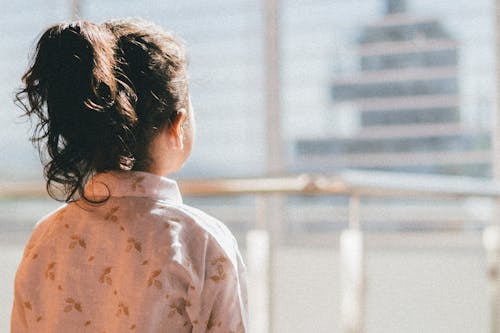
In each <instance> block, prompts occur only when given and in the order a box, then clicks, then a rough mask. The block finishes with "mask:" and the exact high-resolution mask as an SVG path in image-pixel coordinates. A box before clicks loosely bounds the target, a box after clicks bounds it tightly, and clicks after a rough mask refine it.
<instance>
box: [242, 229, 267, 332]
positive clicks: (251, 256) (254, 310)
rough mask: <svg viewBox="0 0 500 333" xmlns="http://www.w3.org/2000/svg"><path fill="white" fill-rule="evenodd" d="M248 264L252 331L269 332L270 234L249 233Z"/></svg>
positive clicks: (256, 231) (253, 231) (259, 231)
mask: <svg viewBox="0 0 500 333" xmlns="http://www.w3.org/2000/svg"><path fill="white" fill-rule="evenodd" d="M247 266H248V291H249V293H248V294H249V300H248V305H249V313H250V333H261V332H262V333H269V319H270V318H269V293H270V290H269V234H268V233H267V231H265V230H251V231H249V232H248V234H247Z"/></svg>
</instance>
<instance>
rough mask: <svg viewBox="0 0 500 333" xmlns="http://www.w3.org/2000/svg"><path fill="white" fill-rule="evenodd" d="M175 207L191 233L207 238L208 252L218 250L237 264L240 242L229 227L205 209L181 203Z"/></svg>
mask: <svg viewBox="0 0 500 333" xmlns="http://www.w3.org/2000/svg"><path fill="white" fill-rule="evenodd" d="M172 208H174V209H175V210H176V211H177V213H178V214H179V215H178V216H179V217H180V219H181V220H183V222H184V226H185V228H186V229H187V230H189V231H190V235H191V236H194V237H193V238H196V236H195V235H202V236H203V238H204V239H205V240H206V246H207V251H208V252H214V253H215V252H217V253H220V255H223V256H225V257H228V258H229V259H230V260H231V262H232V263H233V264H235V265H236V264H237V257H238V255H239V254H238V244H237V241H236V238H235V237H234V235H233V234H232V233H231V231H230V230H229V228H228V227H227V226H226V225H225V224H224V223H223V222H221V221H219V220H218V219H217V218H215V217H213V216H211V215H209V214H207V213H205V212H204V211H202V210H200V209H197V208H194V207H191V206H189V205H185V204H181V205H177V206H175V207H172Z"/></svg>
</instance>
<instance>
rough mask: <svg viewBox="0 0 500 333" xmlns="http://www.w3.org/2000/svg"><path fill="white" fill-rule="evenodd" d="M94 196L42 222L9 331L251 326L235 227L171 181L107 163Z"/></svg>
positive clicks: (196, 332) (227, 332) (231, 330)
mask: <svg viewBox="0 0 500 333" xmlns="http://www.w3.org/2000/svg"><path fill="white" fill-rule="evenodd" d="M85 191H86V195H87V196H88V197H90V198H92V196H95V197H96V198H102V197H107V196H108V195H109V199H108V200H107V201H106V202H105V203H103V204H101V205H93V204H90V203H85V202H84V201H82V200H79V201H76V202H72V203H69V204H66V205H64V206H63V207H61V208H60V209H58V210H57V211H56V212H54V213H52V214H49V215H48V216H47V217H45V218H43V219H42V220H40V222H39V223H37V226H36V228H35V230H34V231H33V233H32V235H31V237H30V240H29V242H28V244H27V245H26V247H25V252H24V256H23V259H22V261H21V263H20V265H19V267H18V270H17V273H16V281H15V295H14V304H13V308H12V315H11V333H20V332H23V333H26V332H48V331H51V332H56V333H57V332H61V333H62V332H100V333H102V332H107V333H113V332H131V331H132V332H133V331H136V332H164V331H167V332H179V333H182V332H193V333H202V332H221V333H244V332H247V328H246V327H247V299H246V297H247V296H246V284H245V283H246V281H245V266H244V264H243V261H242V260H241V256H240V254H239V251H238V247H237V244H236V241H235V239H234V237H233V236H232V235H231V233H230V232H229V230H228V229H227V228H226V227H225V226H224V225H223V224H222V223H221V222H219V221H217V220H216V219H214V218H212V217H210V216H208V215H206V214H204V213H203V212H201V211H199V210H197V209H194V208H192V207H189V206H186V205H184V204H183V203H182V198H181V196H180V193H179V191H178V188H177V185H176V183H175V182H174V181H172V180H169V179H167V178H163V177H159V176H155V175H152V174H148V173H144V172H132V171H129V172H118V171H116V172H108V173H101V174H97V175H96V176H94V177H93V178H92V179H91V181H90V182H89V184H88V185H87V187H86V190H85Z"/></svg>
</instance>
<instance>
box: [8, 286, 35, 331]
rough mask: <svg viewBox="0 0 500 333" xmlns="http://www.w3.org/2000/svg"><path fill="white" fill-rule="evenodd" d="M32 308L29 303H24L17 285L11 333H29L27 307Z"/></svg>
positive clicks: (11, 319) (15, 287)
mask: <svg viewBox="0 0 500 333" xmlns="http://www.w3.org/2000/svg"><path fill="white" fill-rule="evenodd" d="M30 306H31V305H30V304H28V303H23V300H22V298H21V295H20V293H19V289H18V287H17V285H16V286H14V303H13V305H12V313H11V318H10V332H11V333H23V332H29V329H28V322H27V320H26V311H25V307H28V308H29V307H30Z"/></svg>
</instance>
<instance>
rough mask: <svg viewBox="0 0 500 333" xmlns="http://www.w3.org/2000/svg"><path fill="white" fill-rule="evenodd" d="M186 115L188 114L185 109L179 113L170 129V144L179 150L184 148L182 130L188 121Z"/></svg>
mask: <svg viewBox="0 0 500 333" xmlns="http://www.w3.org/2000/svg"><path fill="white" fill-rule="evenodd" d="M186 115H187V112H186V109H184V108H182V109H180V110H179V111H177V116H176V117H175V119H174V120H173V121H172V124H171V125H170V128H169V136H170V142H171V144H172V145H173V147H174V148H177V149H183V148H184V130H183V129H182V124H183V123H184V121H185V120H186Z"/></svg>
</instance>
